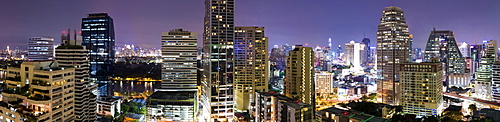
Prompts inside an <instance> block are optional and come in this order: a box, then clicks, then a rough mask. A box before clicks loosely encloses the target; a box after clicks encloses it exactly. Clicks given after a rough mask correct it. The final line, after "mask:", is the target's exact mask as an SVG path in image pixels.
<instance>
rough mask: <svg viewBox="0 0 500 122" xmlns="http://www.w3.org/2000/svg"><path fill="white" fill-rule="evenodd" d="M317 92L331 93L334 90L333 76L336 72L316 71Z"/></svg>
mask: <svg viewBox="0 0 500 122" xmlns="http://www.w3.org/2000/svg"><path fill="white" fill-rule="evenodd" d="M315 75H316V76H315V79H316V80H315V81H316V83H315V84H316V86H315V88H316V90H315V91H316V94H317V95H325V96H326V95H330V94H331V93H332V92H333V77H334V76H335V74H334V73H329V72H316V73H315Z"/></svg>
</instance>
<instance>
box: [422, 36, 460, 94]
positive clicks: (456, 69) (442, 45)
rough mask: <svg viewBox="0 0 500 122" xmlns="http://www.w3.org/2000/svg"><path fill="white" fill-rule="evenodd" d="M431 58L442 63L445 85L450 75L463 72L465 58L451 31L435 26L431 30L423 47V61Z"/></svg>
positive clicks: (448, 81)
mask: <svg viewBox="0 0 500 122" xmlns="http://www.w3.org/2000/svg"><path fill="white" fill-rule="evenodd" d="M431 58H439V60H440V61H441V62H443V63H444V66H445V67H444V71H445V76H446V77H445V78H446V80H445V81H446V85H448V84H449V83H450V78H449V77H450V76H452V75H455V73H465V68H466V66H465V58H464V57H463V56H462V53H461V52H460V49H459V48H458V45H457V42H456V41H455V36H454V34H453V32H452V31H449V30H444V31H436V29H435V28H434V29H433V30H432V32H431V34H430V35H429V40H428V41H427V46H426V47H425V53H424V62H429V61H430V60H431Z"/></svg>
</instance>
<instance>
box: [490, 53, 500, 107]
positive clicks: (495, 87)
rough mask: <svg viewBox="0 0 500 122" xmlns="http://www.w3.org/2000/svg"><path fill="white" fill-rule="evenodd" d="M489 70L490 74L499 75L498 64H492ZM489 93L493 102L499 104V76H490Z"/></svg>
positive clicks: (499, 64)
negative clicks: (490, 70)
mask: <svg viewBox="0 0 500 122" xmlns="http://www.w3.org/2000/svg"><path fill="white" fill-rule="evenodd" d="M491 69H492V74H500V62H498V61H497V62H494V63H493V65H492V67H491ZM491 92H492V95H491V96H492V98H493V100H494V101H495V102H500V75H492V85H491Z"/></svg>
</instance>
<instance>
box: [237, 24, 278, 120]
mask: <svg viewBox="0 0 500 122" xmlns="http://www.w3.org/2000/svg"><path fill="white" fill-rule="evenodd" d="M234 47H235V49H234V62H235V65H234V87H235V88H234V90H235V91H234V93H235V94H234V95H235V101H236V103H235V108H236V110H239V111H247V110H248V109H249V107H250V104H251V102H254V100H255V92H266V91H267V90H268V84H269V57H268V55H267V50H268V40H267V37H265V35H264V27H256V26H249V27H236V28H235V39H234Z"/></svg>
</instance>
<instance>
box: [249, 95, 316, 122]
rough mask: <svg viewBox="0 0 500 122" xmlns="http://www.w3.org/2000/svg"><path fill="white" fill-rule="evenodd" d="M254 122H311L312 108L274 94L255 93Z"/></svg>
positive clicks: (312, 118) (312, 116) (312, 117)
mask: <svg viewBox="0 0 500 122" xmlns="http://www.w3.org/2000/svg"><path fill="white" fill-rule="evenodd" d="M256 98H257V99H256V104H255V107H254V109H252V110H253V111H254V112H252V113H254V115H253V116H254V117H255V122H312V121H313V120H314V109H315V108H314V106H312V105H309V104H306V103H304V102H302V101H299V100H295V99H292V98H289V97H286V96H284V95H280V94H278V93H274V92H257V93H256Z"/></svg>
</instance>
